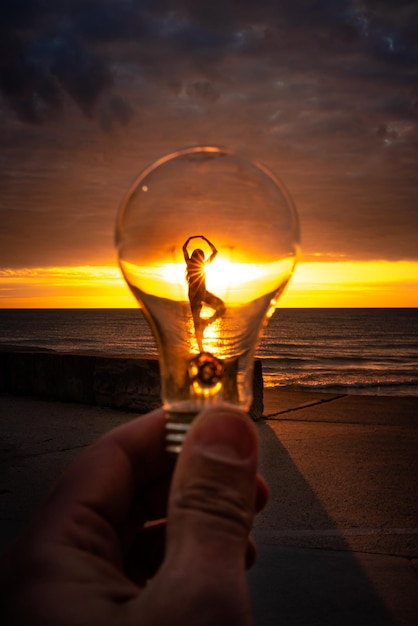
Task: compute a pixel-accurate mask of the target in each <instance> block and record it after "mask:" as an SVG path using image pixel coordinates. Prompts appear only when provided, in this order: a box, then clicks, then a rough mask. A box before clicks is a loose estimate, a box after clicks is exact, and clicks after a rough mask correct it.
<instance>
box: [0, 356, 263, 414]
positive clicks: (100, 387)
mask: <svg viewBox="0 0 418 626" xmlns="http://www.w3.org/2000/svg"><path fill="white" fill-rule="evenodd" d="M0 392H1V393H10V394H14V395H20V396H35V397H39V398H45V399H54V400H61V401H64V402H79V403H82V404H91V405H97V406H105V407H111V408H114V409H120V410H126V411H132V412H137V413H144V412H146V411H150V410H152V409H155V408H157V407H158V406H160V404H161V400H160V375H159V365H158V359H156V358H152V357H148V358H134V357H125V356H110V355H95V354H73V353H61V352H54V351H52V350H51V351H49V350H40V349H35V348H28V349H24V350H22V349H16V348H14V347H0ZM253 393H254V400H253V404H252V407H251V410H250V414H251V416H252V417H253V419H259V418H260V417H262V415H263V409H264V406H263V376H262V370H261V361H259V360H257V361H256V362H255V367H254V391H253Z"/></svg>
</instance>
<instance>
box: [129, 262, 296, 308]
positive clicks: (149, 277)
mask: <svg viewBox="0 0 418 626" xmlns="http://www.w3.org/2000/svg"><path fill="white" fill-rule="evenodd" d="M121 266H122V270H123V272H124V274H125V277H126V280H127V282H128V283H129V284H131V285H134V286H135V287H137V288H138V289H139V290H140V291H142V292H143V293H146V294H148V295H152V296H156V297H160V298H168V299H170V300H175V301H177V302H179V301H183V302H187V301H188V284H187V280H186V268H185V264H184V263H163V264H150V265H145V266H137V265H134V264H133V263H128V262H126V261H122V262H121ZM292 269H293V259H282V260H280V261H275V262H273V263H263V264H255V263H236V262H231V261H228V260H226V259H216V260H215V261H214V262H213V263H212V264H211V265H208V266H206V272H205V273H206V288H207V290H208V291H210V292H212V293H214V294H215V295H216V296H217V297H219V298H221V299H222V300H224V302H225V303H226V304H230V305H236V304H240V303H243V302H251V301H253V300H256V299H257V298H260V297H262V296H265V295H266V294H269V293H274V292H275V291H277V290H278V289H279V287H280V286H281V285H282V284H283V283H284V282H286V281H287V280H288V278H289V276H290V274H291V272H292Z"/></svg>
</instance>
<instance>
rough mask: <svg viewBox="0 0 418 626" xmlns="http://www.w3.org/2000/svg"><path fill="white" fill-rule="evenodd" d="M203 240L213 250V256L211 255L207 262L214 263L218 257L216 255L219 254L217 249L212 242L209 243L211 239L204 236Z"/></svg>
mask: <svg viewBox="0 0 418 626" xmlns="http://www.w3.org/2000/svg"><path fill="white" fill-rule="evenodd" d="M201 237H202V239H204V240H205V241H206V243H207V244H208V246H209V247H210V249H211V250H212V254H211V255H210V257H209V258H208V260H207V261H206V263H212V261H213V259H214V258H215V257H216V255H217V254H218V251H217V249H216V248H215V246H214V245H213V243H212V242H211V241H209V239H208V238H207V237H204V236H203V235H201Z"/></svg>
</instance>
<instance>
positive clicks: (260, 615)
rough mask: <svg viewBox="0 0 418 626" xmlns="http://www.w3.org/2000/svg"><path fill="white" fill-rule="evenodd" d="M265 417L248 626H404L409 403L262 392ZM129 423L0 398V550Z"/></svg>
mask: <svg viewBox="0 0 418 626" xmlns="http://www.w3.org/2000/svg"><path fill="white" fill-rule="evenodd" d="M264 415H265V419H262V420H259V421H258V422H257V429H258V432H259V435H260V450H261V472H262V473H263V475H264V476H265V478H266V479H267V482H268V483H269V486H270V490H271V496H270V502H269V505H268V507H267V508H266V510H265V511H263V512H262V513H261V514H260V515H259V516H258V518H257V520H256V523H255V527H254V532H253V534H254V537H255V539H256V541H257V545H258V549H259V558H258V561H257V563H256V565H255V566H254V567H253V569H252V570H251V571H250V573H249V584H250V591H251V595H252V599H253V605H254V611H255V622H256V626H270V624H271V625H273V624H274V625H276V624H281V623H283V624H295V625H296V624H297V625H303V624H306V625H308V624H309V626H312V625H315V624H318V625H321V626H325V625H327V624H330V625H331V624H332V625H333V626H345V625H346V624H347V626H348V625H349V624H350V626H352V625H353V624H356V626H358V625H361V624H364V625H366V624H367V626H370V625H375V624H376V626H377V625H379V626H382V625H383V626H384V625H386V624H387V625H389V624H396V625H398V624H399V625H405V626H412V625H413V624H414V625H415V624H416V619H417V615H418V578H417V572H418V478H417V477H418V454H417V451H418V445H417V444H418V429H417V425H418V398H407V397H404V398H395V397H384V396H377V397H370V396H354V395H353V396H342V395H337V394H322V393H313V392H312V393H304V392H288V391H282V390H271V389H266V390H265V393H264ZM133 417H134V416H133V415H132V413H126V412H122V411H114V410H111V409H106V408H100V407H95V406H86V405H81V404H70V403H62V402H49V401H44V400H39V399H35V398H28V397H15V396H10V395H2V396H0V433H1V435H0V439H1V465H2V471H1V479H0V480H1V482H0V502H1V513H0V538H1V546H4V545H5V544H6V543H7V542H8V541H10V540H11V539H12V538H13V537H14V536H16V534H17V533H18V532H19V530H20V529H21V528H22V527H23V526H24V524H25V523H26V521H27V520H28V518H29V517H30V515H31V513H32V512H33V511H34V510H35V509H36V506H37V504H38V502H39V500H40V499H41V498H42V496H43V495H44V494H45V492H46V491H47V490H48V488H49V486H50V485H51V483H52V482H53V481H54V480H55V478H56V477H58V476H59V474H60V473H61V472H62V470H63V469H64V468H65V467H66V466H67V465H68V464H69V463H70V462H71V461H72V460H73V459H74V458H75V457H76V456H77V455H78V453H79V452H80V451H81V450H82V449H83V448H84V447H85V446H87V445H88V444H89V443H91V442H92V441H93V440H95V439H96V438H97V437H98V436H100V435H101V434H102V433H104V432H106V431H108V430H109V429H111V428H113V427H114V426H116V425H118V424H120V423H123V422H125V421H127V420H130V419H132V418H133Z"/></svg>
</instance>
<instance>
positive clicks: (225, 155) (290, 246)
mask: <svg viewBox="0 0 418 626" xmlns="http://www.w3.org/2000/svg"><path fill="white" fill-rule="evenodd" d="M298 242H299V228H298V219H297V214H296V210H295V208H294V205H293V202H292V200H291V198H290V196H289V194H288V193H287V191H286V190H285V188H284V187H283V185H282V184H281V183H280V182H279V180H278V179H277V178H276V177H275V176H274V175H273V174H272V173H271V172H270V171H269V170H268V169H266V168H265V167H264V166H262V165H259V164H257V163H255V162H251V161H248V160H246V159H245V158H243V157H241V156H239V155H237V154H235V153H233V152H231V151H229V150H225V149H222V148H219V147H213V146H199V147H194V148H187V149H184V150H179V151H178V152H175V153H173V154H169V155H167V156H165V157H163V158H161V159H159V160H158V161H156V162H155V163H154V164H153V165H151V166H149V167H148V168H146V169H145V170H144V171H143V172H142V173H141V174H140V175H139V176H138V178H137V179H136V181H135V182H134V184H133V185H132V187H131V188H130V190H129V191H128V193H127V194H126V196H125V198H124V200H123V202H122V204H121V207H120V210H119V213H118V217H117V224H116V246H117V250H118V256H119V263H120V267H121V270H122V273H123V275H124V277H125V280H126V281H127V283H128V285H129V287H130V288H131V290H132V292H133V294H134V295H135V297H136V298H137V300H138V302H139V305H140V306H141V307H142V309H143V311H144V313H145V315H146V317H147V319H148V322H149V324H150V327H151V330H152V332H153V334H154V337H155V340H156V343H157V348H158V352H159V363H160V374H161V395H162V404H163V407H164V408H165V410H166V413H167V416H168V419H167V432H166V443H167V446H166V447H167V450H169V451H170V452H174V453H177V452H179V451H180V449H181V444H182V442H183V440H184V437H185V435H186V433H187V430H188V428H189V427H190V424H191V421H192V420H193V418H194V417H195V416H196V414H197V413H198V412H199V411H201V410H202V408H204V407H206V406H211V405H216V404H221V403H222V404H225V403H229V404H234V405H238V406H239V407H241V408H242V409H244V410H248V409H249V407H250V405H251V402H252V388H253V386H252V373H253V360H254V355H255V350H256V346H257V343H258V340H259V337H260V334H261V331H262V328H263V325H264V323H265V321H266V320H267V319H268V317H270V316H271V314H272V313H273V312H274V310H275V305H276V302H277V298H278V297H279V295H280V294H281V293H282V291H283V289H284V288H285V286H286V284H287V282H288V281H289V278H290V277H291V275H292V272H293V270H294V268H295V264H296V260H297V253H298Z"/></svg>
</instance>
